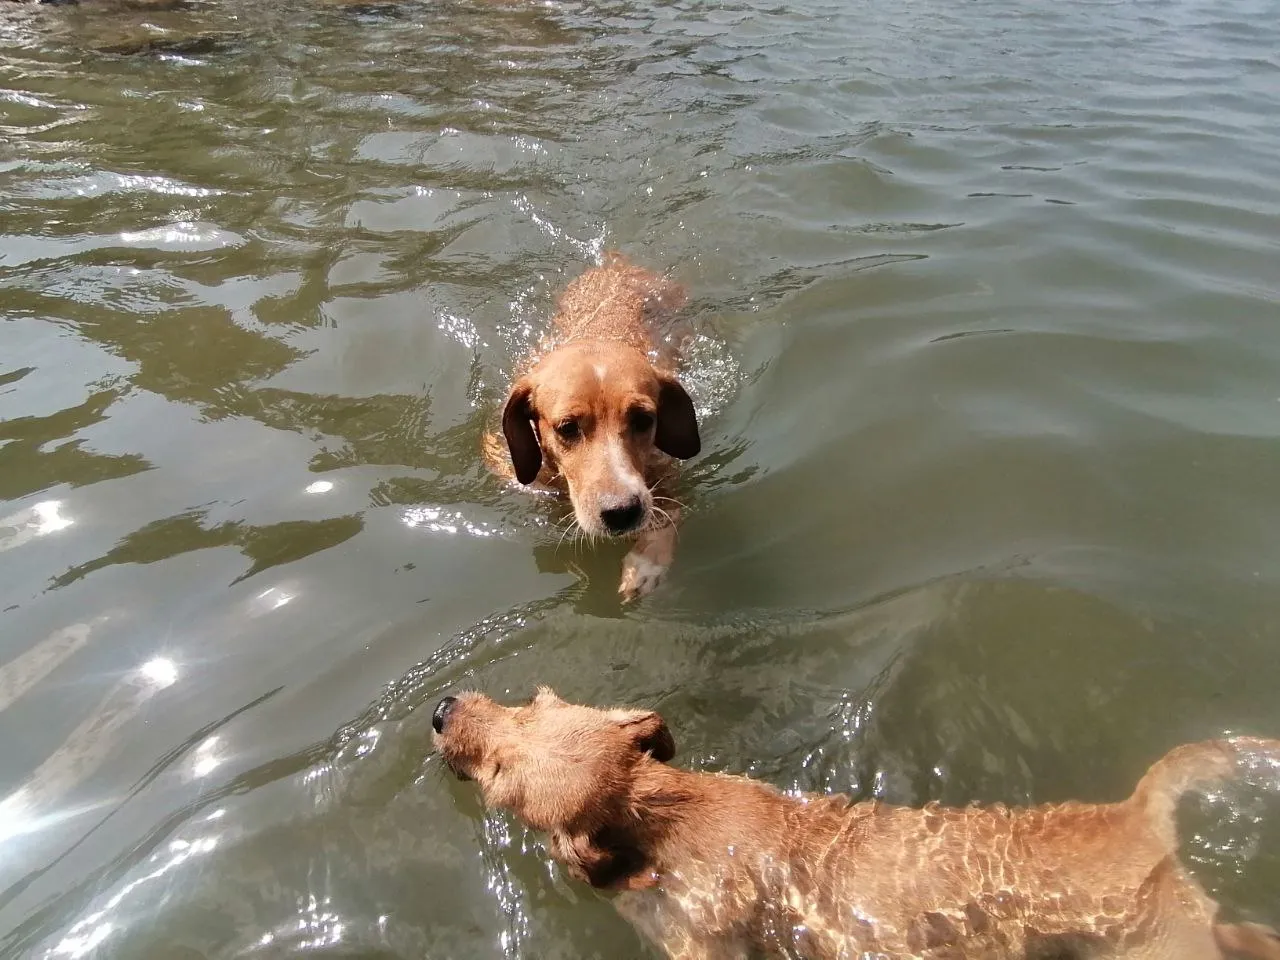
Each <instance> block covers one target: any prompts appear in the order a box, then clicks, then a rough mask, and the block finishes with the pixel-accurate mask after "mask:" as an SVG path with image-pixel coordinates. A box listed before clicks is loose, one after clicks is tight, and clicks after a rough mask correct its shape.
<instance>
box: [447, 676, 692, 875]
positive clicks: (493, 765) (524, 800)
mask: <svg viewBox="0 0 1280 960" xmlns="http://www.w3.org/2000/svg"><path fill="white" fill-rule="evenodd" d="M431 724H432V727H433V728H434V729H435V743H436V747H437V749H439V751H440V755H441V757H443V759H444V762H445V763H446V764H447V765H448V766H449V768H450V769H451V770H453V772H454V773H455V774H456V775H457V776H458V777H460V778H462V779H467V780H474V781H475V782H476V783H477V784H478V785H479V787H480V792H481V793H482V794H483V796H484V801H485V804H486V805H487V806H490V807H504V808H507V809H509V810H511V811H512V812H514V813H515V815H516V816H517V817H518V818H519V819H520V820H522V821H524V822H525V823H527V824H528V825H529V826H531V827H533V828H535V829H538V830H545V831H547V832H548V833H549V834H550V840H551V850H552V854H553V855H554V856H555V857H556V859H558V860H560V861H561V862H563V863H564V864H565V865H566V866H568V867H569V869H570V871H571V872H573V873H574V874H575V875H576V876H578V877H580V878H581V879H584V880H586V881H587V882H589V883H591V884H593V885H595V886H611V885H615V884H616V883H617V882H618V881H619V880H620V879H623V878H628V877H633V876H634V875H635V873H636V872H637V870H639V869H640V867H641V865H642V862H643V857H642V855H641V853H640V851H639V849H638V846H637V844H636V842H635V840H634V838H633V837H631V836H630V833H629V830H630V828H631V826H632V825H633V821H634V819H635V818H634V816H633V814H632V805H633V802H634V798H635V792H636V788H637V785H638V784H639V783H641V782H642V781H643V780H644V778H645V774H646V772H649V771H651V770H653V769H654V765H655V764H661V763H666V762H667V761H668V760H670V759H671V758H672V757H673V756H674V755H675V742H674V741H673V740H672V738H671V733H670V731H668V730H667V725H666V722H665V721H664V720H663V719H662V717H660V716H659V715H658V714H656V713H654V712H653V711H651V710H631V709H613V710H600V709H597V708H594V707H584V706H578V705H576V704H572V703H566V702H565V701H563V700H561V699H560V698H559V697H558V696H556V695H555V693H554V692H553V691H551V690H550V689H549V688H547V687H541V688H539V690H538V693H537V696H535V697H534V698H533V700H531V701H530V702H529V703H528V704H526V705H524V706H521V707H507V706H503V705H501V704H498V703H495V702H494V701H493V700H491V699H489V698H488V697H486V696H484V695H483V694H479V693H464V694H461V695H459V696H458V697H456V698H455V697H445V698H444V699H443V700H441V701H440V703H439V705H438V706H437V707H436V709H435V713H434V714H433V715H432V718H431Z"/></svg>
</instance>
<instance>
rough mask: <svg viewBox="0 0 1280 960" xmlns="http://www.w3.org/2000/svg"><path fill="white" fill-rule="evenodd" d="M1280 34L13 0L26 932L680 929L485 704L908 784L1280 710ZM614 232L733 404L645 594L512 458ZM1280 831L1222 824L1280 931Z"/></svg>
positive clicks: (3, 358) (18, 762) (1211, 870)
mask: <svg viewBox="0 0 1280 960" xmlns="http://www.w3.org/2000/svg"><path fill="white" fill-rule="evenodd" d="M1277 50H1280V17H1277V16H1276V11H1275V8H1274V4H1271V3H1265V2H1254V0H1226V2H1223V3H1220V4H1216V5H1214V6H1213V7H1212V8H1210V7H1206V6H1205V5H1202V4H1195V3H1189V2H1185V0H1151V2H1143V3H1138V2H1130V0H1125V2H1115V3H1109V2H1085V3H1072V4H1044V3H1034V2H1030V0H1004V2H999V3H997V2H994V0H973V2H970V3H965V4H962V5H957V4H954V3H941V2H937V0H919V2H912V3H896V4H886V3H870V2H849V3H836V2H825V0H798V2H795V3H790V4H766V3H759V2H755V0H744V2H736V0H731V2H726V3H722V4H716V5H712V4H707V3H699V2H695V0H683V2H676V3H658V2H652V0H642V2H639V3H637V4H630V5H623V4H613V3H606V2H571V0H565V2H550V3H490V2H485V0H466V2H463V0H444V2H434V3H420V4H419V3H412V2H405V3H388V4H359V5H353V4H342V3H323V2H317V3H303V2H301V0H282V2H278V3H273V4H253V3H248V2H235V0H222V2H210V3H205V4H195V5H192V6H190V7H188V8H187V9H185V10H179V11H163V10H161V11H142V12H136V11H135V12H133V13H130V14H128V15H123V14H119V13H110V14H100V13H99V14H95V13H94V11H93V10H92V9H90V8H89V6H88V5H87V4H86V5H85V6H83V7H80V8H39V9H36V8H31V7H21V8H19V7H16V6H14V7H12V8H11V7H10V6H9V5H5V9H4V10H2V11H0V129H2V130H3V137H2V138H0V418H3V422H0V664H3V666H0V798H5V799H3V800H0V802H2V803H3V807H2V808H0V955H3V956H6V957H10V956H11V957H50V958H78V957H89V956H103V957H128V958H144V960H146V958H156V960H159V958H165V960H170V958H179V960H194V958H231V957H244V958H248V957H253V958H274V957H285V956H331V957H348V958H349V957H362V958H375V957H376V958H393V957H394V958H410V957H422V956H431V957H511V958H515V957H521V958H553V957H585V956H596V957H617V956H639V955H644V954H643V952H642V951H643V949H644V948H642V947H641V946H640V944H639V943H638V942H637V941H636V940H635V938H634V935H633V934H632V933H631V932H630V930H629V929H628V928H627V927H626V925H625V924H624V923H623V922H622V921H621V920H619V919H618V918H617V917H615V916H614V914H613V912H612V911H611V908H610V907H609V906H608V904H607V903H605V902H604V901H602V900H601V899H599V898H597V897H596V896H594V895H593V894H591V893H590V892H589V891H588V890H586V889H584V888H582V887H580V886H579V885H577V884H575V883H572V882H569V881H567V880H566V879H565V878H564V877H563V875H562V874H561V873H560V872H559V871H557V870H555V869H552V868H550V867H549V866H548V862H547V859H546V857H545V855H544V854H543V852H542V851H541V848H540V844H539V841H538V839H537V838H536V837H535V836H533V835H531V834H526V833H525V832H524V831H523V830H522V829H521V828H520V827H519V826H517V825H516V824H514V822H513V821H511V820H510V819H508V818H507V817H505V816H503V815H492V814H485V813H483V812H482V810H481V809H480V808H479V805H478V803H477V800H476V797H475V795H474V791H473V790H471V789H468V787H467V785H459V784H456V783H454V782H453V780H452V779H451V778H449V777H447V776H445V775H444V774H443V772H442V771H441V769H440V768H439V764H438V763H437V762H436V760H435V759H434V758H433V757H432V756H431V755H430V741H429V727H428V722H427V714H428V713H429V707H430V705H431V704H433V703H434V702H435V700H436V698H438V697H439V696H440V695H441V694H442V693H443V692H447V691H451V690H456V689H458V688H459V687H461V686H475V687H479V688H481V689H484V690H486V691H487V692H489V693H491V694H494V695H495V696H501V697H509V698H512V699H515V698H522V697H525V696H527V695H529V693H531V691H532V687H533V685H534V684H535V683H548V684H551V685H553V686H554V687H556V688H557V690H558V691H559V692H560V693H561V694H562V695H564V696H565V697H567V698H570V699H578V700H583V701H588V702H618V703H637V704H645V705H649V706H654V707H657V708H658V709H660V710H661V711H662V712H663V714H664V715H665V716H666V717H667V719H668V721H669V723H670V725H671V728H672V730H673V731H674V733H675V737H676V741H677V745H678V747H679V750H680V753H679V761H680V762H682V763H684V764H687V765H692V766H695V767H700V768H704V769H718V770H731V771H739V772H743V771H745V772H750V773H753V774H755V775H758V776H761V777H765V778H767V779H769V780H771V781H772V782H774V783H777V784H779V785H782V786H784V787H801V788H806V789H820V790H830V791H836V790H840V791H847V792H850V793H852V794H854V795H856V796H858V797H870V796H881V797H884V798H886V799H889V800H894V801H900V802H913V803H916V802H923V801H926V800H929V799H941V800H943V801H946V802H951V803H965V802H968V801H971V800H982V801H995V800H999V801H1003V802H1008V803H1022V802H1033V801H1035V802H1039V801H1050V800H1061V799H1065V798H1068V797H1078V798H1082V799H1091V800H1103V799H1115V798H1118V797H1120V796H1122V795H1124V793H1125V792H1127V790H1128V789H1129V788H1130V787H1131V786H1132V784H1133V782H1134V781H1135V780H1136V779H1137V777H1138V776H1139V775H1140V774H1141V772H1142V771H1143V770H1144V769H1145V767H1146V765H1147V764H1148V763H1149V762H1151V761H1152V760H1154V759H1155V758H1156V757H1157V756H1159V755H1160V754H1161V753H1162V752H1163V751H1164V750H1165V749H1167V748H1168V747H1170V746H1172V745H1174V744H1175V743H1177V742H1179V741H1182V740H1186V739H1192V738H1200V737H1208V736H1217V735H1220V734H1222V733H1223V732H1227V731H1231V732H1252V733H1261V734H1270V735H1280V697H1278V696H1277V690H1280V657H1277V654H1276V649H1277V643H1278V642H1280V600H1278V599H1277V585H1278V584H1280V552H1278V551H1277V547H1276V544H1277V542H1280V442H1278V441H1280V288H1278V287H1277V282H1276V278H1277V277H1280V270H1277V266H1276V264H1277V259H1278V257H1280V240H1278V239H1277V238H1278V236H1280V232H1278V225H1280V219H1278V218H1280V125H1277V123H1276V119H1275V118H1276V115H1277V110H1276V100H1277V93H1280V59H1278V57H1277V53H1276V51H1277ZM612 247H617V248H620V249H622V250H624V251H626V252H627V253H628V254H629V255H631V256H632V257H633V258H635V259H636V260H637V261H639V262H641V263H643V264H645V265H647V266H650V267H652V268H654V269H658V270H670V271H671V272H672V274H673V276H674V277H675V278H676V279H677V280H678V281H680V282H681V283H683V284H685V285H686V286H687V287H688V289H689V290H690V293H691V303H690V306H689V314H688V315H689V318H690V320H691V321H692V322H693V323H694V325H695V327H696V329H697V330H698V332H699V335H700V338H699V340H698V342H697V344H696V348H695V350H694V353H693V356H692V357H691V359H690V370H689V373H688V378H687V379H688V383H689V386H690V388H691V391H692V392H693V393H694V394H695V396H696V399H697V402H698V404H699V407H700V410H701V411H702V413H703V418H704V419H703V440H704V444H703V445H704V451H705V452H704V454H703V455H702V456H701V457H700V458H699V459H698V460H696V461H694V463H693V464H692V465H691V467H690V469H689V470H688V471H687V472H686V483H685V485H684V488H683V490H682V491H681V497H682V499H684V500H685V502H686V503H687V505H688V512H687V523H686V524H685V526H684V528H683V532H682V534H681V540H680V546H679V554H678V557H677V563H676V567H675V568H674V570H673V573H672V577H671V579H670V582H669V583H668V584H667V585H665V586H664V587H663V588H662V589H661V590H660V591H659V593H657V594H656V595H654V596H653V597H652V598H650V599H648V600H646V601H645V602H644V603H642V604H641V605H639V606H638V607H636V608H634V609H625V610H624V609H622V608H620V607H619V605H618V603H617V600H616V598H615V593H614V591H615V588H616V578H617V571H618V560H619V556H620V553H621V550H611V549H607V548H606V549H600V550H595V551H584V550H581V549H578V548H575V547H570V546H563V545H561V546H557V542H556V541H557V537H558V532H557V531H556V529H555V526H554V525H555V523H556V521H557V520H558V519H559V518H560V515H559V514H558V513H557V512H556V510H555V509H554V507H552V506H551V505H549V504H546V503H543V502H540V501H538V500H536V499H533V498H528V497H525V496H521V495H519V494H517V493H513V492H511V491H509V490H506V489H504V488H503V487H502V486H501V485H500V484H499V483H497V482H496V481H495V480H493V479H492V478H490V477H488V476H487V475H486V474H485V473H484V471H483V470H482V468H481V466H480V464H479V459H478V456H477V444H478V440H479V436H480V433H481V431H482V429H483V428H484V426H485V425H486V423H487V422H488V421H489V418H490V417H492V415H493V414H494V412H495V410H496V408H497V405H498V404H499V403H500V401H501V398H502V394H503V390H504V388H505V385H506V383H507V380H508V377H509V373H510V370H511V367H512V364H513V362H514V361H515V359H516V358H518V357H519V356H520V354H521V352H522V351H523V350H524V349H525V347H526V346H527V345H528V343H529V342H530V341H531V340H532V339H533V338H535V337H536V335H537V333H538V331H539V330H540V329H541V325H542V324H543V323H545V321H546V320H547V318H548V317H549V315H550V312H551V309H552V304H553V298H554V296H555V294H556V292H557V291H558V290H559V289H560V288H561V287H562V286H563V284H564V283H565V282H567V280H568V279H570V278H571V277H573V276H574V275H576V274H577V273H578V272H579V271H581V270H582V269H584V268H585V267H586V266H587V265H589V264H591V263H593V262H595V261H596V259H597V258H598V257H599V256H600V255H601V254H602V252H603V251H604V250H605V249H607V248H612ZM424 705H425V706H427V707H428V709H427V710H422V709H419V708H420V707H422V706H424ZM1278 813H1280V802H1277V800H1276V798H1275V796H1274V794H1271V795H1268V794H1267V793H1266V792H1265V791H1263V792H1262V793H1258V792H1257V791H1252V792H1251V791H1249V790H1245V789H1244V788H1240V789H1235V788H1233V789H1227V790H1223V791H1220V792H1219V793H1218V794H1217V795H1215V797H1213V798H1210V799H1209V800H1207V801H1203V802H1199V803H1196V802H1193V803H1191V804H1189V807H1188V810H1187V817H1186V836H1187V847H1186V856H1187V858H1188V860H1189V861H1190V862H1191V863H1192V864H1193V865H1194V867H1195V870H1196V872H1197V875H1198V876H1200V878H1201V879H1202V880H1203V881H1204V882H1205V883H1206V885H1207V886H1208V887H1209V888H1210V889H1211V890H1213V891H1214V893H1215V895H1217V896H1220V897H1221V898H1222V900H1223V901H1224V903H1225V904H1227V906H1228V908H1229V909H1230V910H1231V911H1232V912H1233V913H1236V914H1240V915H1244V916H1247V917H1250V918H1253V919H1257V920H1262V921H1265V922H1270V923H1280V910H1278V909H1277V907H1276V903H1277V901H1278V899H1280V898H1278V895H1280V817H1277V816H1276V815H1277V814H1278Z"/></svg>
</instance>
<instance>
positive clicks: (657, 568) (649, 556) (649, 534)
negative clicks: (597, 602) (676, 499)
mask: <svg viewBox="0 0 1280 960" xmlns="http://www.w3.org/2000/svg"><path fill="white" fill-rule="evenodd" d="M666 514H667V518H666V519H667V522H666V523H664V524H663V525H662V526H660V527H653V528H651V529H647V530H645V531H643V532H642V533H641V534H640V536H639V537H637V538H636V545H635V546H634V547H632V548H631V552H630V553H628V554H627V555H626V557H624V558H623V560H622V582H621V583H620V584H619V585H618V593H620V594H622V599H623V600H624V601H626V602H630V601H632V600H639V599H640V598H641V597H647V596H648V595H649V594H651V593H653V591H654V590H656V589H657V588H658V584H660V583H662V578H663V577H665V576H666V575H667V570H668V569H669V568H670V567H671V561H672V560H674V559H675V555H676V524H677V523H679V522H680V508H679V507H676V506H673V507H672V508H671V509H670V510H667V511H666Z"/></svg>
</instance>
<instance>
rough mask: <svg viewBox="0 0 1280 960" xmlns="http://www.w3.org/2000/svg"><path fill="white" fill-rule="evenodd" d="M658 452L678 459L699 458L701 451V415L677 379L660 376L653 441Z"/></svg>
mask: <svg viewBox="0 0 1280 960" xmlns="http://www.w3.org/2000/svg"><path fill="white" fill-rule="evenodd" d="M653 442H654V444H655V445H656V446H657V448H658V449H659V450H661V451H662V452H663V453H665V454H667V455H668V456H671V457H675V458H676V459H677V460H688V459H689V458H690V457H696V456H697V455H698V451H699V450H701V449H702V439H701V438H700V437H699V436H698V415H697V414H696V413H695V412H694V409H693V401H692V400H690V399H689V394H687V393H685V389H684V387H682V386H680V382H679V381H678V380H676V379H675V378H674V377H668V376H663V377H661V387H660V388H659V390H658V428H657V431H656V432H655V434H654V438H653Z"/></svg>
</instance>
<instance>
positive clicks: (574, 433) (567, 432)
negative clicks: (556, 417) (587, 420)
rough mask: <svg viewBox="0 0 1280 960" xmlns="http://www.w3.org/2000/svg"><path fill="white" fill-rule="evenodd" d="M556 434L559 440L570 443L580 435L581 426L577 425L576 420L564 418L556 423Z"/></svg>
mask: <svg viewBox="0 0 1280 960" xmlns="http://www.w3.org/2000/svg"><path fill="white" fill-rule="evenodd" d="M556 436H558V437H559V438H560V439H561V440H564V441H566V442H568V443H572V442H573V441H574V440H577V439H578V438H579V437H580V436H582V428H581V427H580V426H578V421H577V420H565V421H563V422H561V423H557V424H556Z"/></svg>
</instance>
